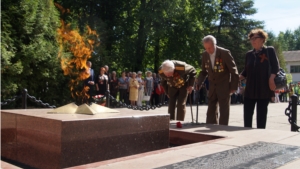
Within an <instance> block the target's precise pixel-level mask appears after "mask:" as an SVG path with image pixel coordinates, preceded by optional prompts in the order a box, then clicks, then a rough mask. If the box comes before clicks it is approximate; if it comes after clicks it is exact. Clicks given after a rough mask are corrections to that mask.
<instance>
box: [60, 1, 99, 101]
mask: <svg viewBox="0 0 300 169" xmlns="http://www.w3.org/2000/svg"><path fill="white" fill-rule="evenodd" d="M57 7H58V8H59V9H60V10H61V11H62V13H64V12H65V11H66V10H65V9H64V8H63V7H61V6H60V5H58V4H57ZM67 11H68V10H67ZM57 32H58V42H59V44H60V48H59V49H60V50H59V54H58V58H59V59H60V63H61V67H62V70H63V71H64V75H68V76H70V77H71V80H70V83H69V85H70V90H71V95H72V97H73V98H75V99H76V100H77V101H80V102H81V103H84V102H87V100H88V98H89V97H90V96H89V95H88V93H87V92H88V91H89V87H88V86H84V87H83V89H82V88H81V89H79V85H80V83H81V82H83V80H85V79H87V78H88V77H89V76H90V74H89V71H87V70H89V69H88V67H87V65H86V62H87V60H88V59H89V58H91V53H92V52H93V45H95V44H96V41H95V40H94V39H92V38H91V37H93V38H94V37H96V38H97V39H98V35H97V33H96V31H93V30H91V29H90V27H88V26H87V33H86V34H85V35H83V36H81V35H80V34H79V31H78V30H72V29H71V27H70V24H65V22H64V21H61V27H60V28H59V29H58V30H57Z"/></svg>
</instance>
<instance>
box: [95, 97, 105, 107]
mask: <svg viewBox="0 0 300 169" xmlns="http://www.w3.org/2000/svg"><path fill="white" fill-rule="evenodd" d="M93 99H94V100H95V103H97V104H99V105H101V106H105V104H106V97H105V95H95V96H93Z"/></svg>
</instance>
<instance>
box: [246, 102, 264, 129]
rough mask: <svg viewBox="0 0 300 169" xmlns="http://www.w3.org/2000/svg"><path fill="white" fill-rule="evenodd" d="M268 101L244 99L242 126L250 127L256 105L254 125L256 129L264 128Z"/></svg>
mask: <svg viewBox="0 0 300 169" xmlns="http://www.w3.org/2000/svg"><path fill="white" fill-rule="evenodd" d="M269 101H270V99H250V98H246V97H245V98H244V126H245V127H252V119H253V114H254V108H255V104H256V124H257V128H262V129H264V128H266V123H267V114H268V105H269Z"/></svg>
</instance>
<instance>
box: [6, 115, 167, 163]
mask: <svg viewBox="0 0 300 169" xmlns="http://www.w3.org/2000/svg"><path fill="white" fill-rule="evenodd" d="M49 110H50V109H27V110H1V144H2V147H1V157H3V158H6V159H9V160H12V161H15V162H18V163H22V164H24V165H28V166H31V167H34V168H43V169H47V168H49V169H53V168H66V167H71V166H76V165H82V164H87V163H92V162H98V161H103V160H108V159H113V158H119V157H123V156H128V155H133V154H138V153H143V152H148V151H153V150H159V149H164V148H168V146H169V115H167V114H156V113H150V112H147V113H143V114H142V113H139V112H137V111H130V110H128V109H120V113H108V114H105V113H101V114H95V115H86V114H49V113H48V112H49Z"/></svg>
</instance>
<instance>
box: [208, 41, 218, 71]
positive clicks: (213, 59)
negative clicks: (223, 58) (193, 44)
mask: <svg viewBox="0 0 300 169" xmlns="http://www.w3.org/2000/svg"><path fill="white" fill-rule="evenodd" d="M216 50H217V48H216V46H215V51H214V53H213V54H209V56H210V62H211V66H212V68H213V69H214V66H215V60H216Z"/></svg>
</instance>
